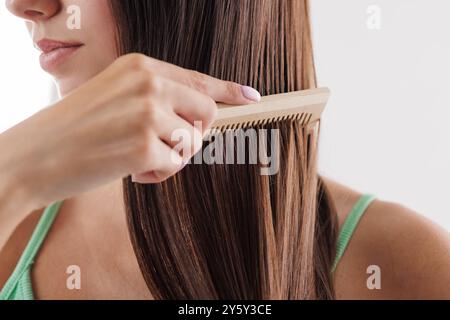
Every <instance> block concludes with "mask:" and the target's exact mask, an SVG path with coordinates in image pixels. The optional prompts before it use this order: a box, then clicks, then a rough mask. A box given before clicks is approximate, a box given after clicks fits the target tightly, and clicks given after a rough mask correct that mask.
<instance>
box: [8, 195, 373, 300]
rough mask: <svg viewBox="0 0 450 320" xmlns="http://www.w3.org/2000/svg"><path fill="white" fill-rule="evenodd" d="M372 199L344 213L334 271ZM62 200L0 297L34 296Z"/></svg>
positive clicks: (45, 220)
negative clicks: (38, 263) (34, 278)
mask: <svg viewBox="0 0 450 320" xmlns="http://www.w3.org/2000/svg"><path fill="white" fill-rule="evenodd" d="M374 199H375V196H373V195H370V194H366V195H363V196H362V197H360V198H359V199H358V201H357V202H356V204H355V205H354V207H353V208H352V210H351V212H350V213H349V215H348V216H347V218H346V220H345V222H344V224H343V225H342V228H341V230H340V233H339V237H338V239H337V251H336V258H335V260H334V263H333V267H332V272H334V270H335V269H336V267H337V265H338V263H339V261H340V260H341V258H342V256H343V254H344V251H345V249H346V248H347V245H348V243H349V241H350V238H351V237H352V234H353V231H354V230H355V228H356V226H357V224H358V222H359V220H360V218H361V216H362V215H363V213H364V212H365V210H366V208H367V207H368V206H369V204H370V203H371V202H372V201H373V200H374ZM63 201H64V200H62V201H57V202H54V203H52V204H50V205H49V206H48V207H46V208H45V210H44V213H43V214H42V216H41V218H40V220H39V223H38V224H37V226H36V228H35V230H34V232H33V234H32V236H31V239H30V241H29V242H28V245H27V247H26V248H25V251H24V252H23V253H22V256H21V257H20V260H19V262H18V263H17V266H16V268H15V270H14V272H13V273H12V275H11V277H10V278H9V279H8V281H7V282H6V284H5V286H4V287H3V289H2V291H1V292H0V300H33V299H34V294H33V287H32V282H31V267H32V265H33V263H34V260H35V258H36V256H37V254H38V251H39V249H40V247H41V245H42V243H43V242H44V239H45V236H46V235H47V233H48V231H49V230H50V227H51V226H52V224H53V221H54V220H55V217H56V215H57V213H58V210H59V208H60V207H61V204H62V202H63Z"/></svg>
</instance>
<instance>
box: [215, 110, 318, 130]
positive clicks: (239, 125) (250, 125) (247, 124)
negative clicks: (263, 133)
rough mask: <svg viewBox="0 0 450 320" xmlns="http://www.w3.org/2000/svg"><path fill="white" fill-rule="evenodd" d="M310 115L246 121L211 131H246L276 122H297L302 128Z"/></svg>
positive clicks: (302, 114)
mask: <svg viewBox="0 0 450 320" xmlns="http://www.w3.org/2000/svg"><path fill="white" fill-rule="evenodd" d="M312 116H313V115H312V114H311V113H298V114H291V115H284V116H279V117H276V118H267V119H262V120H253V121H246V122H236V123H232V124H228V125H224V126H216V127H213V128H212V130H214V131H216V132H217V131H219V132H225V131H227V130H239V129H248V128H253V127H262V126H265V125H267V124H273V123H278V122H284V121H298V122H299V123H300V124H301V125H302V126H304V125H307V124H308V123H309V122H310V120H311V118H312Z"/></svg>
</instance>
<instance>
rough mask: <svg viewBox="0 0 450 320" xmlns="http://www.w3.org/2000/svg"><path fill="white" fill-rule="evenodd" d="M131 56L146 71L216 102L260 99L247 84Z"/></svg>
mask: <svg viewBox="0 0 450 320" xmlns="http://www.w3.org/2000/svg"><path fill="white" fill-rule="evenodd" d="M130 56H131V55H130ZM132 57H134V58H137V59H141V60H142V61H139V64H140V65H142V66H143V67H144V68H147V70H148V71H150V72H154V73H156V74H158V75H160V76H163V77H166V78H168V79H171V80H173V81H176V82H179V83H181V84H184V85H186V86H188V87H190V88H192V89H194V90H197V91H199V92H201V93H203V94H205V95H207V96H209V97H211V98H212V99H213V100H214V101H216V102H222V103H226V104H233V105H239V104H250V103H254V102H259V100H260V99H261V95H260V94H259V92H258V91H257V90H255V89H253V88H251V87H248V86H242V85H240V84H237V83H235V82H231V81H224V80H220V79H217V78H214V77H212V76H209V75H206V74H203V73H200V72H197V71H194V70H189V69H184V68H181V67H179V66H176V65H174V64H171V63H168V62H164V61H161V60H157V59H154V58H151V57H147V56H144V55H138V54H132Z"/></svg>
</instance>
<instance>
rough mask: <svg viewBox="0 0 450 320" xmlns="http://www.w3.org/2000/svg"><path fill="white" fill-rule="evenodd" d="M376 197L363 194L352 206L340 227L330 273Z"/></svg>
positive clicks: (334, 268)
mask: <svg viewBox="0 0 450 320" xmlns="http://www.w3.org/2000/svg"><path fill="white" fill-rule="evenodd" d="M375 199H376V197H375V196H374V195H373V194H364V195H362V196H361V197H360V198H359V199H358V201H357V202H356V203H355V205H354V206H353V208H352V210H351V211H350V213H349V214H348V216H347V218H346V219H345V221H344V224H343V225H342V228H341V231H340V232H339V236H338V239H337V246H336V257H335V260H334V263H333V266H332V269H331V271H332V272H334V271H335V270H336V267H337V265H338V264H339V261H340V260H341V258H342V256H343V255H344V252H345V249H347V246H348V244H349V242H350V239H351V237H352V235H353V233H354V231H355V230H356V227H357V226H358V223H359V220H360V219H361V217H362V216H363V214H364V212H366V209H367V207H368V206H369V205H370V204H371V203H372V201H373V200H375Z"/></svg>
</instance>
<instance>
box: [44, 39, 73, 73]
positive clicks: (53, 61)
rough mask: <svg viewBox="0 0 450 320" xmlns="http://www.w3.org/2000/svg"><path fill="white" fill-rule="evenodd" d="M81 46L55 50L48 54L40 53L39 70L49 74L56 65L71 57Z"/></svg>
mask: <svg viewBox="0 0 450 320" xmlns="http://www.w3.org/2000/svg"><path fill="white" fill-rule="evenodd" d="M81 47H82V46H81V45H80V46H73V47H65V48H59V49H55V50H53V51H51V52H48V53H42V54H41V56H40V57H39V61H40V63H41V68H42V69H44V70H45V71H47V72H51V71H52V70H54V69H55V68H56V67H57V66H58V65H60V64H61V63H63V62H64V61H65V60H67V59H68V58H69V57H70V56H71V55H73V54H74V53H75V52H76V51H77V50H78V49H80V48H81Z"/></svg>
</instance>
